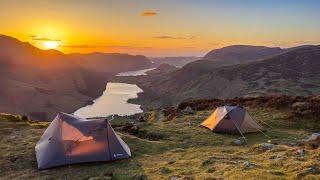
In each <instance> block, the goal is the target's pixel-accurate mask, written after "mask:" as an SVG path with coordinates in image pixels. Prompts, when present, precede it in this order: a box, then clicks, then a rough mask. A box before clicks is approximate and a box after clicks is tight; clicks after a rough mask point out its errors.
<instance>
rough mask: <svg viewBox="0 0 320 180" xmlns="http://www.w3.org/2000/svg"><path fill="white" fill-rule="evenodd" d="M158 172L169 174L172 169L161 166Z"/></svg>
mask: <svg viewBox="0 0 320 180" xmlns="http://www.w3.org/2000/svg"><path fill="white" fill-rule="evenodd" d="M160 172H161V173H162V174H169V173H172V170H170V169H169V168H166V167H162V168H160Z"/></svg>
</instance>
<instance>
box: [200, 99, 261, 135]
mask: <svg viewBox="0 0 320 180" xmlns="http://www.w3.org/2000/svg"><path fill="white" fill-rule="evenodd" d="M201 126H203V127H206V128H209V129H210V130H212V131H214V132H223V133H237V134H238V133H240V134H244V133H251V132H258V131H261V130H262V126H261V125H260V124H259V123H258V122H257V121H256V120H254V119H253V118H252V117H251V116H250V114H249V113H248V112H247V110H245V109H244V108H243V107H241V106H235V105H227V106H221V107H218V108H217V109H216V110H215V111H214V112H213V114H211V116H210V117H208V118H207V119H206V120H204V121H203V122H202V123H201Z"/></svg>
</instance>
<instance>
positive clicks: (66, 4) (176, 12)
mask: <svg viewBox="0 0 320 180" xmlns="http://www.w3.org/2000/svg"><path fill="white" fill-rule="evenodd" d="M319 9H320V1H318V0H281V1H280V0H268V1H267V0H266V1H262V0H220V1H219V0H171V1H169V0H51V1H49V0H0V34H5V35H9V36H13V37H16V38H18V39H20V40H22V41H29V42H30V43H31V44H33V45H35V46H37V47H39V48H42V49H45V48H56V49H58V50H60V51H62V52H65V53H72V52H80V53H87V52H95V51H101V52H121V53H131V54H144V55H147V56H190V55H194V56H202V55H203V54H204V53H205V52H207V51H209V50H211V49H214V48H219V47H222V46H226V45H231V44H252V45H266V46H281V47H291V46H297V45H302V44H320V33H319V30H320V10H319Z"/></svg>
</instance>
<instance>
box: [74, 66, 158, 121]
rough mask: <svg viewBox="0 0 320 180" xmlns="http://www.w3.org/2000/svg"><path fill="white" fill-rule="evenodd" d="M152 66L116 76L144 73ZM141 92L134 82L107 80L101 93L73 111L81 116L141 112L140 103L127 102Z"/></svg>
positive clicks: (89, 116)
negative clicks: (90, 102) (90, 101)
mask: <svg viewBox="0 0 320 180" xmlns="http://www.w3.org/2000/svg"><path fill="white" fill-rule="evenodd" d="M153 69H154V68H149V69H143V70H138V71H128V72H123V73H119V74H117V76H139V75H146V74H145V73H146V72H147V71H150V70H153ZM141 92H143V91H142V89H140V88H139V87H138V86H137V85H135V84H127V83H113V82H109V83H107V85H106V89H105V90H104V92H103V94H102V95H101V96H100V97H98V98H97V99H95V100H94V101H93V104H91V105H87V106H84V107H82V108H80V109H78V110H77V111H76V112H74V114H75V115H77V116H79V117H82V118H93V117H107V116H110V115H115V114H116V115H133V114H136V113H141V112H143V111H142V109H141V108H140V105H137V104H131V103H128V100H129V99H132V98H137V97H138V93H141Z"/></svg>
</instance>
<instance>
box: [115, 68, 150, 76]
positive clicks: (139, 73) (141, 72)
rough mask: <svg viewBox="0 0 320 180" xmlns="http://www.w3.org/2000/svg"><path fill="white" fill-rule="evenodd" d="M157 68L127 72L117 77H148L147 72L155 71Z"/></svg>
mask: <svg viewBox="0 0 320 180" xmlns="http://www.w3.org/2000/svg"><path fill="white" fill-rule="evenodd" d="M154 69H156V68H149V69H142V70H138V71H127V72H122V73H119V74H117V75H116V76H141V75H147V74H146V72H148V71H151V70H154Z"/></svg>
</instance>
